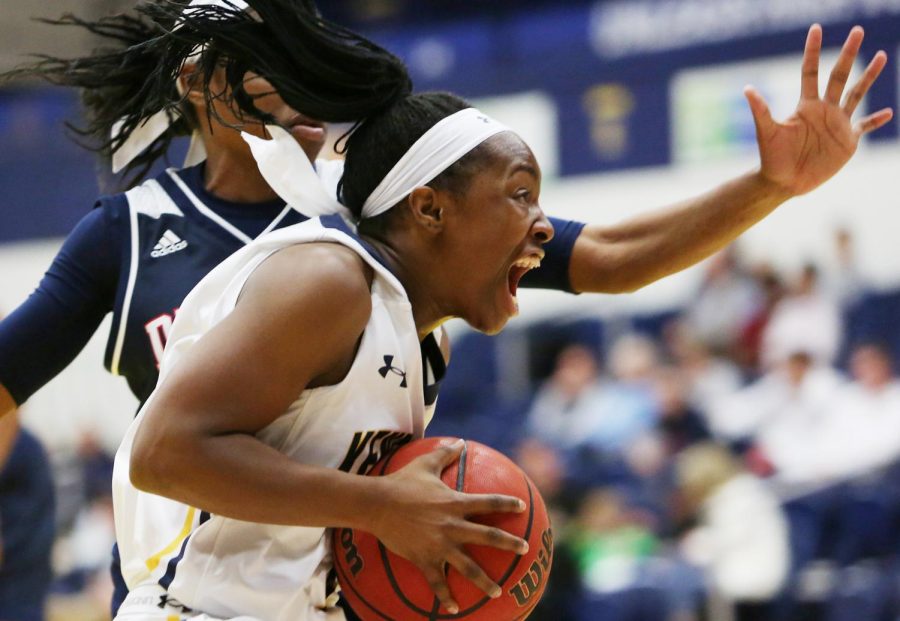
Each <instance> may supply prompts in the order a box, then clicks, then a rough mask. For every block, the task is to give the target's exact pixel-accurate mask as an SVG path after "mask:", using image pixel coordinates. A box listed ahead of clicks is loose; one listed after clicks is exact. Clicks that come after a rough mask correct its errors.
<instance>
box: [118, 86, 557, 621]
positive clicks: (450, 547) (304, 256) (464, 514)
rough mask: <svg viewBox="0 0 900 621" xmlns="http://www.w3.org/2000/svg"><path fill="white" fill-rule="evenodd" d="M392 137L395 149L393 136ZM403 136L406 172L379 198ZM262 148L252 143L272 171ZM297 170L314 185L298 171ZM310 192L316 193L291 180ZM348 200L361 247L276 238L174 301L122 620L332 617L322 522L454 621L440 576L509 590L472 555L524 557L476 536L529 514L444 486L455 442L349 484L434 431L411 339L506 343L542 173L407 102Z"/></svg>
mask: <svg viewBox="0 0 900 621" xmlns="http://www.w3.org/2000/svg"><path fill="white" fill-rule="evenodd" d="M398 123H399V124H402V126H403V127H404V128H405V129H404V132H403V135H396V134H391V131H392V128H394V127H396V126H397V124H398ZM271 131H273V132H276V133H277V131H278V129H277V128H274V127H273V128H271ZM385 132H388V135H386V134H385ZM391 135H392V136H393V145H394V146H393V147H392V149H393V151H394V152H395V154H396V155H397V157H396V158H394V157H391V156H388V157H389V159H390V160H391V162H389V164H390V163H392V164H394V165H393V166H392V169H391V170H390V172H389V173H387V174H386V175H384V176H383V179H381V180H375V181H376V182H377V184H378V187H377V188H371V187H367V183H369V182H370V179H371V177H370V176H368V175H366V173H368V171H369V170H370V169H371V168H372V167H373V164H372V162H373V158H374V156H375V154H374V152H373V151H374V150H375V149H377V148H383V147H384V144H385V140H386V139H387V138H389V137H391ZM270 145H272V142H271V141H270V142H265V141H260V142H258V143H254V149H255V150H256V152H257V154H258V161H260V163H261V165H263V161H265V160H266V157H265V155H266V154H265V153H264V151H265V150H266V149H267V148H269V147H270ZM400 156H402V157H400ZM300 159H301V160H303V158H300ZM395 159H396V160H399V161H395ZM303 161H307V162H308V160H303ZM376 168H377V166H376ZM305 174H307V175H312V177H310V178H312V179H314V178H315V176H314V172H313V170H312V168H311V166H310V165H309V164H308V163H307V164H306V170H305ZM367 177H369V178H368V179H367ZM298 186H300V187H302V188H304V190H303V191H309V186H308V185H306V184H304V183H303V177H302V176H300V174H299V173H298ZM343 187H344V193H345V197H346V198H345V200H346V202H347V207H348V208H349V209H350V210H351V211H352V212H353V213H354V214H355V215H356V217H357V218H358V217H362V223H361V226H360V231H361V234H360V235H359V236H357V234H356V232H355V230H354V229H353V228H351V227H350V226H348V225H347V223H346V222H345V221H344V220H343V219H342V218H341V216H339V215H336V216H330V217H327V218H321V219H318V220H313V221H310V222H308V223H304V224H300V225H296V226H293V227H289V228H286V229H283V230H282V231H278V232H275V233H272V234H270V235H268V236H266V237H265V238H263V239H261V240H259V241H257V242H254V243H253V244H251V245H250V246H248V247H247V248H246V249H244V250H242V251H239V252H238V253H236V254H235V255H233V256H232V257H231V258H229V259H227V260H226V261H225V262H224V263H223V264H222V265H220V266H219V267H218V268H216V269H215V270H213V271H212V272H211V273H210V275H209V276H207V277H206V278H205V279H204V280H203V281H201V283H200V284H199V285H198V287H197V288H196V289H195V290H194V291H193V292H192V293H191V294H189V295H188V297H187V299H186V300H185V302H184V304H183V305H182V307H181V310H180V311H179V314H178V317H177V318H176V321H175V324H174V326H173V330H172V335H171V338H170V341H169V344H168V346H167V348H166V351H165V354H164V356H163V360H162V365H161V369H160V378H161V379H160V384H159V385H158V388H157V390H156V391H155V392H154V393H153V395H151V397H150V399H149V400H148V402H147V404H146V405H145V407H144V408H143V409H142V411H141V413H140V414H139V416H138V418H137V419H136V420H135V423H134V424H133V425H132V427H131V429H130V430H129V433H128V434H127V436H126V439H125V441H124V443H123V445H122V447H121V449H120V451H119V453H118V455H117V457H116V469H115V475H114V497H115V509H116V529H117V538H118V541H119V545H120V550H121V553H122V570H123V575H124V576H125V579H126V582H127V584H128V586H129V589H130V593H129V595H128V597H127V598H126V600H125V603H124V604H123V606H122V607H121V609H120V612H119V615H118V616H117V617H116V618H117V619H118V620H120V621H151V620H157V619H159V620H163V619H170V618H180V619H194V618H196V619H244V620H248V621H249V620H250V619H258V620H265V621H282V620H283V621H287V620H289V619H291V620H296V619H330V618H341V617H342V615H343V613H342V612H341V611H340V609H338V608H336V607H334V606H332V604H333V602H334V598H330V597H329V595H330V593H329V588H330V585H329V583H328V580H327V576H328V573H329V570H330V568H331V561H330V551H329V549H328V545H327V542H328V540H327V538H326V536H325V528H326V527H337V526H346V527H353V528H361V529H364V530H367V531H369V532H372V533H374V534H375V535H377V536H378V537H379V538H380V539H381V540H382V541H383V542H384V543H385V545H387V546H388V547H389V548H390V549H392V550H393V551H395V552H397V553H398V554H400V555H402V556H404V557H406V558H408V559H410V560H411V561H413V562H414V563H415V564H416V565H418V566H419V567H420V568H421V569H422V571H423V572H424V574H425V576H426V577H427V578H428V580H429V582H430V584H431V585H432V587H433V588H434V590H435V592H436V594H437V596H438V597H439V598H440V600H441V601H442V603H443V604H444V605H445V607H446V608H447V609H448V610H456V605H455V603H454V602H453V600H452V595H451V594H450V593H449V591H448V588H447V585H446V581H445V578H444V573H443V568H444V566H445V565H446V564H450V565H452V566H453V567H455V568H456V569H458V570H459V571H460V572H462V573H463V574H464V575H466V576H468V577H471V578H472V579H473V580H474V581H475V583H476V584H478V585H479V586H480V587H481V588H483V589H484V590H485V592H486V593H487V594H489V595H497V594H498V587H497V585H496V584H495V583H493V582H492V581H491V580H490V578H489V577H487V576H486V575H485V574H484V573H483V572H482V571H481V570H480V569H479V568H478V567H477V565H475V564H474V563H473V562H472V560H471V559H470V558H469V557H468V556H467V555H466V553H465V552H464V549H463V545H464V544H479V545H493V546H495V547H498V548H501V549H505V550H511V551H519V552H521V551H523V550H524V545H525V543H524V541H522V540H520V539H518V538H516V537H514V536H512V535H509V534H507V533H503V532H500V531H497V530H493V529H490V528H487V527H484V526H480V525H477V524H475V523H473V522H470V521H468V518H469V517H470V516H474V515H477V514H479V513H487V512H497V511H518V510H521V509H522V508H523V503H522V502H521V501H520V500H519V499H515V498H508V497H503V496H466V495H462V494H459V493H457V492H455V491H452V490H450V489H449V488H447V487H446V486H444V484H443V483H442V482H441V481H440V480H439V474H440V472H441V470H442V469H443V467H445V466H447V465H448V464H450V463H452V461H453V460H454V459H455V458H456V457H457V454H458V447H457V448H455V449H450V448H448V449H445V450H443V451H439V452H437V453H435V454H431V455H428V456H425V457H423V458H421V459H420V460H418V461H417V462H415V463H414V464H412V465H410V466H409V467H407V468H406V469H404V470H402V471H401V472H399V473H397V474H396V475H391V476H388V477H383V478H379V477H363V476H359V474H363V473H364V472H365V470H366V469H368V468H371V466H372V465H374V463H375V461H377V460H378V458H379V456H380V455H381V454H382V453H383V452H385V451H386V450H387V449H388V448H392V447H394V446H396V445H398V444H399V443H402V442H404V441H408V440H409V439H412V438H418V437H422V435H423V433H424V430H425V426H426V425H427V423H428V420H429V418H430V408H429V407H428V405H427V403H426V397H425V393H426V386H427V384H428V383H429V382H430V374H431V373H433V372H434V369H435V367H440V366H441V365H440V364H438V365H433V364H432V365H430V368H429V365H428V364H427V363H426V362H424V361H423V353H422V349H421V348H420V343H421V342H422V341H426V340H427V339H428V337H429V336H430V335H431V334H432V333H433V332H434V331H435V330H436V329H437V328H438V327H439V326H440V325H441V324H442V323H443V321H445V320H446V319H447V318H449V317H454V316H457V317H462V318H463V319H465V320H466V321H467V322H469V323H470V324H471V325H472V326H474V327H475V328H477V329H479V330H483V331H486V332H496V331H498V330H500V329H501V328H502V327H503V325H504V324H505V323H506V321H507V320H508V319H509V318H510V317H511V316H513V315H514V314H515V313H516V311H517V308H516V302H515V294H516V288H517V286H518V282H519V280H520V279H521V277H522V276H523V275H524V274H525V273H526V272H527V271H528V270H529V269H531V268H534V267H536V266H537V265H538V264H539V262H540V258H541V257H542V255H543V250H542V248H541V246H542V244H543V243H544V242H547V241H549V240H550V239H551V238H552V236H553V229H552V226H551V225H550V223H549V221H548V220H547V219H546V217H545V216H544V214H543V212H542V211H541V209H540V207H539V205H538V197H539V193H540V170H539V167H538V164H537V162H536V161H535V159H534V156H533V155H532V154H531V151H530V150H529V149H528V147H527V146H526V145H525V144H524V143H523V142H522V140H521V139H520V138H518V136H516V135H515V134H514V133H512V132H510V131H508V130H506V128H504V127H503V126H502V125H500V124H498V123H496V122H495V121H493V120H491V119H489V118H488V117H486V116H484V115H482V114H481V113H479V112H478V111H476V110H473V109H470V108H468V104H466V103H465V102H463V101H462V100H459V99H457V98H455V97H453V96H450V95H444V94H430V95H417V96H410V97H407V98H405V99H404V100H402V101H400V102H398V103H397V104H395V105H394V106H392V107H391V108H390V109H388V110H387V111H386V112H384V113H382V114H380V115H377V116H375V117H373V118H370V119H369V120H368V121H366V123H364V124H363V125H362V126H361V127H360V128H359V129H358V130H357V132H356V133H355V134H354V135H353V136H352V137H351V138H350V144H349V148H348V159H347V166H346V175H345V177H344V181H343ZM309 193H310V200H315V196H314V192H312V191H309ZM363 195H365V198H363V199H362V200H359V199H357V198H354V197H361V196H363ZM386 368H387V372H385V369H386ZM361 438H367V440H362V441H361ZM225 516H228V517H225Z"/></svg>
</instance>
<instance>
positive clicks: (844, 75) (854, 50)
mask: <svg viewBox="0 0 900 621" xmlns="http://www.w3.org/2000/svg"><path fill="white" fill-rule="evenodd" d="M862 41H863V29H862V26H854V27H853V30H851V31H850V34H849V35H848V36H847V40H846V41H845V42H844V47H842V48H841V54H840V56H838V59H837V62H836V63H835V64H834V69H832V70H831V77H829V78H828V87H827V88H826V89H825V97H824V99H825V101H827V102H828V103H832V104H835V105H837V104H840V102H841V94H842V93H843V92H844V87H845V86H847V80H848V79H849V78H850V71H852V70H853V63H854V61H856V55H857V54H859V47H860V46H861V45H862Z"/></svg>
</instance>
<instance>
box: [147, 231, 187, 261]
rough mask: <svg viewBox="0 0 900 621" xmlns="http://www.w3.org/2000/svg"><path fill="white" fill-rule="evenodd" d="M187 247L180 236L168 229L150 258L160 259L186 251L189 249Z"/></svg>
mask: <svg viewBox="0 0 900 621" xmlns="http://www.w3.org/2000/svg"><path fill="white" fill-rule="evenodd" d="M187 245H188V243H187V242H186V241H184V240H183V239H181V238H180V237H178V235H176V234H175V233H173V232H172V231H171V230H169V229H166V232H165V233H163V236H162V237H160V238H159V241H158V242H157V244H156V245H155V246H154V247H153V252H151V253H150V256H151V257H153V258H154V259H158V258H160V257H164V256H166V255H167V254H172V253H173V252H178V251H179V250H184V249H185V248H187Z"/></svg>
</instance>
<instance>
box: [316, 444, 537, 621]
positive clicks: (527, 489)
mask: <svg viewBox="0 0 900 621" xmlns="http://www.w3.org/2000/svg"><path fill="white" fill-rule="evenodd" d="M453 441H455V439H454V438H426V439H423V440H417V441H415V442H412V443H410V444H407V445H406V446H404V447H402V448H400V449H398V450H397V451H396V452H394V453H393V454H391V455H389V456H388V457H386V458H385V459H384V460H382V461H381V462H380V463H379V464H378V465H377V466H375V468H374V469H373V470H372V472H371V473H370V475H371V476H380V475H384V474H390V473H391V472H395V471H397V470H399V469H401V468H402V467H403V466H405V465H407V464H408V463H409V462H411V461H412V460H413V459H415V458H416V457H419V456H421V455H424V454H426V453H429V452H431V451H433V450H435V449H436V448H438V447H440V446H443V445H446V444H450V443H451V442H453ZM441 478H442V480H443V481H444V483H446V484H447V486H449V487H452V488H454V489H456V490H458V491H462V492H467V493H476V494H492V493H497V494H505V495H509V496H515V497H518V498H521V499H522V500H524V501H525V502H526V504H527V508H526V510H525V511H524V512H522V513H518V514H513V513H504V514H495V515H485V516H480V517H478V518H477V519H475V518H473V520H474V521H477V522H479V523H481V524H486V525H489V526H495V527H497V528H501V529H503V530H505V531H507V532H509V533H512V534H514V535H517V536H519V537H522V538H523V539H525V540H526V541H527V542H528V546H529V549H528V553H527V554H524V555H516V554H515V553H513V552H506V551H503V550H498V549H496V548H490V547H484V546H468V547H467V552H468V554H469V555H470V556H471V557H472V560H474V561H475V562H476V563H478V564H479V565H480V566H481V567H482V568H483V569H484V570H485V572H486V573H487V574H488V576H490V577H491V579H493V580H494V581H495V582H496V583H497V584H498V585H500V587H501V588H502V589H503V594H502V595H501V596H500V597H498V598H497V599H491V598H490V597H488V596H487V595H486V594H485V593H484V592H482V591H481V590H480V589H479V588H478V587H476V586H475V585H474V584H473V583H472V582H470V581H469V580H467V579H466V578H464V577H463V576H462V575H461V574H459V573H458V572H457V571H456V570H455V569H454V568H452V567H451V568H449V573H448V575H447V583H448V584H449V586H450V591H451V593H452V594H453V597H454V599H455V600H456V602H457V603H458V604H459V612H458V613H457V614H455V615H451V614H450V613H448V612H447V611H446V610H445V609H444V608H443V607H441V606H440V604H439V602H438V600H437V598H436V597H435V595H434V593H433V592H432V590H431V588H430V587H429V585H428V583H427V582H426V580H425V577H424V576H423V575H422V573H421V572H420V571H419V569H418V568H417V567H416V566H415V565H413V564H412V563H410V562H409V561H407V560H406V559H404V558H401V557H399V556H396V555H395V554H393V553H392V552H390V551H389V550H387V549H386V548H385V547H384V546H383V545H382V544H381V542H380V541H378V539H376V538H375V537H374V536H373V535H370V534H369V533H366V532H363V531H360V530H350V529H335V531H334V533H333V545H334V558H335V561H334V565H335V569H336V571H337V575H338V579H339V581H340V584H341V588H342V591H343V594H344V596H345V597H346V599H347V602H348V603H349V604H350V606H351V607H352V608H353V610H354V612H356V614H357V615H359V617H360V618H361V619H363V621H384V620H386V619H391V620H393V621H414V620H429V621H431V620H437V619H467V620H468V621H513V620H519V619H525V618H526V617H527V616H528V615H529V614H530V613H531V611H532V610H533V609H534V607H535V605H536V604H537V602H538V600H540V598H541V595H542V594H543V592H544V588H545V587H546V585H547V578H548V577H549V575H550V566H551V562H552V559H553V533H552V531H551V529H550V520H549V518H548V516H547V509H546V507H545V506H544V500H543V499H542V498H541V495H540V493H538V490H537V489H536V488H535V486H534V483H532V482H531V480H530V479H529V478H528V476H527V475H526V474H525V473H524V472H523V471H522V470H521V468H519V467H518V466H517V465H516V464H514V463H513V462H512V461H510V459H509V458H507V457H506V456H505V455H503V454H502V453H500V452H498V451H495V450H494V449H492V448H490V447H488V446H485V445H483V444H479V443H478V442H472V441H467V442H466V445H465V448H464V449H463V452H462V454H461V455H460V458H459V460H458V461H457V462H456V463H454V464H452V465H451V466H450V467H448V468H447V469H445V470H444V472H443V474H442V476H441Z"/></svg>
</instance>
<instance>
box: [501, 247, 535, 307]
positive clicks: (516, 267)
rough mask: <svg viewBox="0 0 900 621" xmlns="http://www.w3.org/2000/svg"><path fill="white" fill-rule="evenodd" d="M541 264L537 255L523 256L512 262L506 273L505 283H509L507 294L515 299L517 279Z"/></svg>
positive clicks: (520, 278) (519, 279) (517, 287)
mask: <svg viewBox="0 0 900 621" xmlns="http://www.w3.org/2000/svg"><path fill="white" fill-rule="evenodd" d="M540 266H541V258H540V257H539V256H538V255H531V256H528V257H524V258H521V259H519V260H518V261H516V262H515V263H513V264H512V265H511V266H510V267H509V273H508V275H507V284H508V285H509V294H510V295H511V296H512V297H513V298H514V299H515V297H516V293H517V291H518V289H519V281H521V280H522V277H523V276H525V274H527V273H528V272H530V271H531V270H533V269H537V268H539V267H540Z"/></svg>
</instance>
